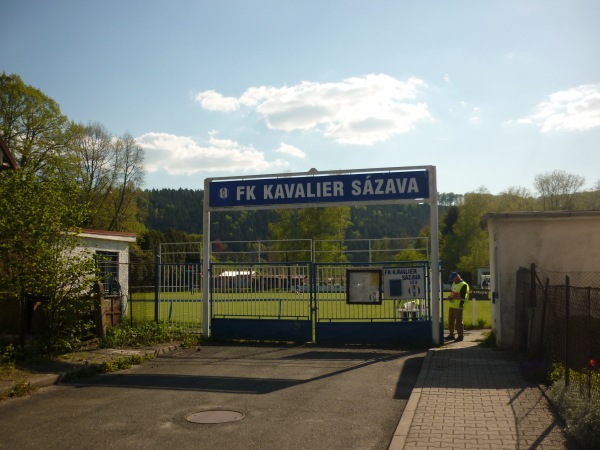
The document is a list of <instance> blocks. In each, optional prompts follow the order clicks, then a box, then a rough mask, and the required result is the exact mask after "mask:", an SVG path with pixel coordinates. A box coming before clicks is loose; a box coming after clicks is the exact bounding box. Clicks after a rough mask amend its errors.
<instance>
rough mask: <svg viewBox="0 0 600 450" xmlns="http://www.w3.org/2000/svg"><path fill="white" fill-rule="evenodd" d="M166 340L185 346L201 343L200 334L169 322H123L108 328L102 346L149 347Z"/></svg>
mask: <svg viewBox="0 0 600 450" xmlns="http://www.w3.org/2000/svg"><path fill="white" fill-rule="evenodd" d="M165 342H181V343H182V346H183V347H193V346H195V345H198V344H199V342H200V335H198V334H196V333H192V332H190V331H188V330H186V329H184V328H182V327H181V326H178V325H174V324H171V323H167V322H143V323H138V324H134V325H129V324H122V325H121V326H119V327H114V328H109V329H107V330H106V336H105V337H104V339H102V341H101V343H100V347H103V348H119V347H147V346H151V345H156V344H160V343H165Z"/></svg>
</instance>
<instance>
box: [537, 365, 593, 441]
mask: <svg viewBox="0 0 600 450" xmlns="http://www.w3.org/2000/svg"><path fill="white" fill-rule="evenodd" d="M550 379H551V380H552V381H553V384H552V386H551V387H550V388H549V389H548V391H547V395H548V398H550V400H551V401H552V402H553V404H554V405H555V407H556V409H557V411H558V413H559V414H560V415H561V417H562V418H563V419H564V420H565V422H566V424H567V429H568V430H569V433H570V434H571V435H572V436H573V437H574V438H575V439H577V441H578V442H579V444H580V445H581V446H583V447H584V448H589V449H597V448H600V374H599V373H597V372H596V371H593V372H589V373H581V372H576V371H574V370H571V371H570V372H569V379H570V383H569V386H568V387H567V386H566V385H565V369H564V367H563V366H561V365H558V364H555V365H554V366H553V370H552V372H551V374H550Z"/></svg>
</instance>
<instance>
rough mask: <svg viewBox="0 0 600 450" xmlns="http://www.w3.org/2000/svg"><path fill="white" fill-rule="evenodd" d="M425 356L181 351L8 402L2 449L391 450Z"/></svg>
mask: <svg viewBox="0 0 600 450" xmlns="http://www.w3.org/2000/svg"><path fill="white" fill-rule="evenodd" d="M424 356H425V353H424V352H414V351H408V350H402V349H390V348H366V347H327V348H325V347H316V346H311V345H302V346H266V345H206V346H203V347H202V348H201V350H199V351H198V350H196V349H189V350H177V351H174V352H173V353H170V354H168V355H163V356H161V357H158V358H156V359H154V360H152V361H148V362H146V363H144V364H142V365H140V366H135V367H133V368H131V369H128V370H124V371H121V372H118V373H114V374H107V375H99V376H96V377H93V378H88V379H85V380H82V381H79V382H77V383H70V384H61V385H57V386H52V387H49V388H44V389H42V390H40V391H38V392H36V393H34V394H33V395H31V396H29V397H25V398H15V399H10V400H7V401H4V402H1V403H0V448H2V449H5V448H6V449H9V448H10V449H30V448H31V449H37V450H40V449H78V450H80V449H90V450H92V449H108V448H111V449H166V448H175V449H196V448H201V449H219V450H228V449H261V450H265V449H277V450H281V449H292V450H294V449H311V450H316V449H328V450H334V449H344V450H350V449H360V450H368V449H377V450H383V449H387V447H388V445H389V443H390V441H391V438H392V435H393V433H394V430H395V429H396V426H397V425H398V422H399V420H400V417H401V416H402V412H403V410H404V407H405V406H406V402H407V401H408V398H409V396H410V393H411V390H412V388H413V386H414V384H415V382H416V379H417V377H418V374H419V371H420V368H421V364H422V362H423V359H424ZM196 413H199V414H196ZM187 418H191V419H198V420H200V421H204V420H205V419H208V420H209V421H219V420H228V419H233V418H237V419H239V420H235V421H226V422H221V423H195V422H190V421H189V420H187Z"/></svg>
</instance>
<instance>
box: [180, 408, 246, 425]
mask: <svg viewBox="0 0 600 450" xmlns="http://www.w3.org/2000/svg"><path fill="white" fill-rule="evenodd" d="M243 418H244V415H243V414H242V413H241V412H238V411H223V410H212V411H200V412H197V413H193V414H189V415H188V416H186V418H185V420H187V421H188V422H192V423H225V422H235V421H236V420H241V419H243Z"/></svg>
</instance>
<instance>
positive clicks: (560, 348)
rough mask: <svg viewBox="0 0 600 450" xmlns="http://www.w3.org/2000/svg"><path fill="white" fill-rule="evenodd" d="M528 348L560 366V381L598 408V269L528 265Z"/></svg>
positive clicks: (599, 405)
mask: <svg viewBox="0 0 600 450" xmlns="http://www.w3.org/2000/svg"><path fill="white" fill-rule="evenodd" d="M526 292H529V296H528V301H529V304H528V305H527V306H528V308H527V311H528V322H529V324H528V329H527V332H528V336H527V350H528V353H529V355H530V356H532V357H537V358H540V359H545V360H548V361H551V362H553V363H558V364H560V365H562V366H563V367H564V374H565V375H564V376H565V385H567V386H570V389H571V390H575V391H578V392H579V393H580V395H581V396H582V399H584V400H585V401H594V402H595V403H596V404H597V405H598V408H600V372H599V369H600V272H571V273H565V272H553V271H549V270H545V269H543V268H539V267H535V266H534V265H532V270H531V281H530V282H529V283H527V286H526Z"/></svg>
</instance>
